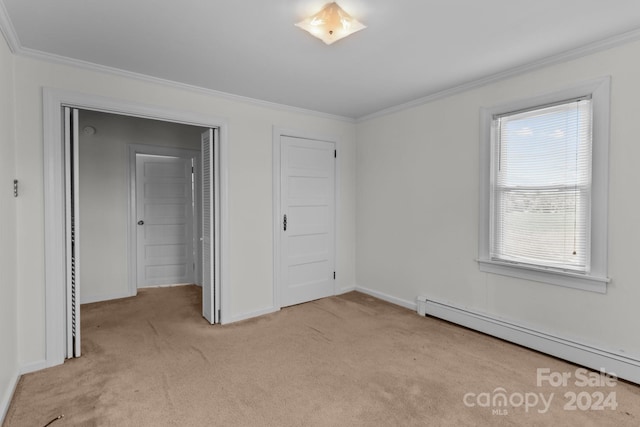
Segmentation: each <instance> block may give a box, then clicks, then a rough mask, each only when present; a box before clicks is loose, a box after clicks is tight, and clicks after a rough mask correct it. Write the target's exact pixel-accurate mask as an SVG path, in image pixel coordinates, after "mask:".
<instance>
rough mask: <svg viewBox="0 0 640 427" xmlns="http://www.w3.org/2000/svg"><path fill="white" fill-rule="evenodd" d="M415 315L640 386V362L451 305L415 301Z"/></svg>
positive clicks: (420, 300) (425, 300)
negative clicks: (423, 315)
mask: <svg viewBox="0 0 640 427" xmlns="http://www.w3.org/2000/svg"><path fill="white" fill-rule="evenodd" d="M417 305H418V309H417V311H418V313H419V314H422V313H425V314H427V315H429V316H434V317H438V318H440V319H444V320H447V321H449V322H452V323H456V324H459V325H462V326H465V327H467V328H470V329H474V330H477V331H480V332H483V333H485V334H488V335H492V336H494V337H498V338H501V339H503V340H506V341H510V342H513V343H516V344H520V345H522V346H524V347H528V348H532V349H534V350H538V351H540V352H543V353H546V354H550V355H552V356H555V357H558V358H560V359H564V360H567V361H569V362H573V363H576V364H578V365H582V366H585V367H587V368H591V369H594V370H596V371H598V370H600V369H605V370H606V371H607V372H610V373H613V374H615V375H617V376H618V378H623V379H625V380H628V381H631V382H634V383H636V384H640V360H638V359H636V358H633V357H629V356H627V355H624V354H620V353H616V352H613V351H609V350H603V349H601V348H596V347H593V346H590V345H586V344H582V343H580V342H577V341H574V340H570V339H567V338H563V337H558V336H554V335H551V334H548V333H545V332H540V331H536V330H534V329H531V328H527V327H524V326H520V325H516V324H514V323H511V322H507V321H505V320H502V319H498V318H495V317H491V316H488V315H486V314H483V313H479V312H474V311H472V310H468V309H465V308H462V307H456V306H454V305H451V304H447V303H442V302H437V301H433V300H430V299H428V298H426V297H422V296H420V297H418V303H417Z"/></svg>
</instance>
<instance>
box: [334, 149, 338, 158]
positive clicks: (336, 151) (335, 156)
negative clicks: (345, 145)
mask: <svg viewBox="0 0 640 427" xmlns="http://www.w3.org/2000/svg"><path fill="white" fill-rule="evenodd" d="M333 157H334V158H335V159H337V158H338V150H333Z"/></svg>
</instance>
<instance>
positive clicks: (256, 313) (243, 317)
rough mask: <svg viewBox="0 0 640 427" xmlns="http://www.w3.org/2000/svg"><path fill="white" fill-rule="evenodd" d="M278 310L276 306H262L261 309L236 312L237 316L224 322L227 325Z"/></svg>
mask: <svg viewBox="0 0 640 427" xmlns="http://www.w3.org/2000/svg"><path fill="white" fill-rule="evenodd" d="M276 311H279V309H277V308H275V307H274V306H269V307H265V308H262V309H260V310H255V311H248V312H246V313H241V314H236V315H235V316H232V317H231V319H230V320H229V321H228V322H226V321H225V322H223V323H224V324H225V325H228V324H229V323H235V322H240V321H241V320H247V319H251V318H252V317H258V316H263V315H265V314H271V313H275V312H276Z"/></svg>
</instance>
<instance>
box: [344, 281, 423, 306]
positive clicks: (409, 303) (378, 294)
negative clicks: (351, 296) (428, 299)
mask: <svg viewBox="0 0 640 427" xmlns="http://www.w3.org/2000/svg"><path fill="white" fill-rule="evenodd" d="M355 290H356V291H358V292H362V293H363V294H367V295H371V296H372V297H376V298H379V299H381V300H383V301H387V302H390V303H391V304H395V305H399V306H401V307H405V308H408V309H409V310H413V311H415V310H416V308H417V305H416V303H415V302H413V301H407V300H404V299H401V298H396V297H392V296H391V295H387V294H385V293H383V292H379V291H374V290H373V289H369V288H365V287H362V286H356V288H355Z"/></svg>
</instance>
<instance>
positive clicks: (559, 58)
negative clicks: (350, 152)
mask: <svg viewBox="0 0 640 427" xmlns="http://www.w3.org/2000/svg"><path fill="white" fill-rule="evenodd" d="M637 40H640V28H638V29H635V30H631V31H627V32H625V33H622V34H618V35H616V36H613V37H609V38H606V39H603V40H600V41H597V42H594V43H590V44H587V45H584V46H581V47H578V48H575V49H570V50H567V51H564V52H562V53H559V54H556V55H552V56H548V57H546V58H543V59H540V60H537V61H534V62H530V63H528V64H524V65H521V66H518V67H514V68H510V69H508V70H505V71H501V72H499V73H495V74H492V75H489V76H486V77H483V78H480V79H477V80H472V81H469V82H466V83H463V84H461V85H458V86H453V87H450V88H447V89H444V90H441V91H438V92H435V93H432V94H430V95H427V96H424V97H422V98H418V99H415V100H413V101H409V102H405V103H403V104H399V105H395V106H393V107H389V108H385V109H383V110H380V111H377V112H375V113H371V114H367V115H365V116H362V117H359V118H357V119H356V123H361V122H365V121H367V120H371V119H375V118H378V117H383V116H388V115H391V114H394V113H398V112H401V111H404V110H408V109H410V108H414V107H418V106H420V105H424V104H428V103H430V102H433V101H436V100H438V99H442V98H446V97H449V96H452V95H456V94H458V93H462V92H466V91H468V90H471V89H476V88H479V87H482V86H485V85H488V84H490V83H495V82H498V81H501V80H506V79H508V78H511V77H515V76H518V75H520V74H524V73H528V72H531V71H534V70H538V69H540V68H544V67H548V66H551V65H554V64H559V63H562V62H568V61H571V60H573V59H577V58H581V57H583V56H587V55H590V54H592V53H596V52H600V51H603V50H606V49H611V48H613V47H616V46H620V45H623V44H626V43H631V42H634V41H637Z"/></svg>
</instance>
